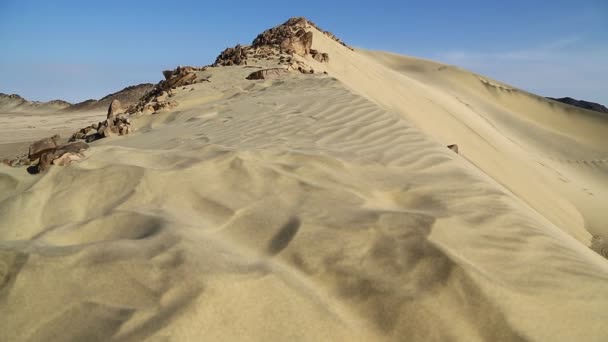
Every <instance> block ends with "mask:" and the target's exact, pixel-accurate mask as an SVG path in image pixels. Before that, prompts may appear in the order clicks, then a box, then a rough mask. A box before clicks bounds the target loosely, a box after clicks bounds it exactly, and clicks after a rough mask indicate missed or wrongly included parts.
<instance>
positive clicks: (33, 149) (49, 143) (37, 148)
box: [28, 135, 61, 160]
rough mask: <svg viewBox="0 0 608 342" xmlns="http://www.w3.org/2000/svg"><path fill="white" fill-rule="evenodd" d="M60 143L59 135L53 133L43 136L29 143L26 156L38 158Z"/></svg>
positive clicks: (31, 158) (32, 158)
mask: <svg viewBox="0 0 608 342" xmlns="http://www.w3.org/2000/svg"><path fill="white" fill-rule="evenodd" d="M60 143H61V137H60V136H59V135H54V136H52V137H50V138H44V139H42V140H38V141H36V142H35V143H33V144H31V145H30V149H29V153H28V157H29V159H30V160H34V159H37V158H39V157H40V156H41V155H42V154H43V153H45V152H47V151H48V150H52V149H54V148H56V147H57V146H59V144H60Z"/></svg>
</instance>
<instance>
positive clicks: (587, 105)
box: [547, 97, 608, 113]
mask: <svg viewBox="0 0 608 342" xmlns="http://www.w3.org/2000/svg"><path fill="white" fill-rule="evenodd" d="M547 98H548V99H551V100H554V101H558V102H561V103H565V104H569V105H571V106H575V107H579V108H583V109H588V110H592V111H595V112H600V113H608V108H607V107H606V106H604V105H601V104H599V103H595V102H589V101H583V100H577V99H573V98H571V97H560V98H553V97H547Z"/></svg>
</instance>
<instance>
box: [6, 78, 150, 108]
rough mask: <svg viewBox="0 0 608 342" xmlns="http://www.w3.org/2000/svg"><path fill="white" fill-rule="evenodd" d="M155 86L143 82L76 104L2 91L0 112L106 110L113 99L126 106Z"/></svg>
mask: <svg viewBox="0 0 608 342" xmlns="http://www.w3.org/2000/svg"><path fill="white" fill-rule="evenodd" d="M153 87H154V85H153V84H151V83H142V84H138V85H134V86H129V87H126V88H124V89H122V90H120V91H117V92H115V93H112V94H110V95H107V96H104V97H103V98H101V99H99V100H93V99H91V100H86V101H83V102H79V103H76V104H72V103H69V102H67V101H63V100H52V101H48V102H40V101H29V100H27V99H25V98H23V97H21V96H20V95H17V94H10V95H9V94H4V93H0V112H5V113H44V112H60V111H104V110H106V109H107V108H108V106H109V105H110V103H111V102H112V100H114V99H118V100H119V101H120V102H121V103H122V104H123V105H124V106H125V107H128V106H129V105H131V104H135V103H137V101H139V99H140V98H141V97H143V96H144V95H145V94H146V93H147V92H148V91H150V90H151V89H152V88H153Z"/></svg>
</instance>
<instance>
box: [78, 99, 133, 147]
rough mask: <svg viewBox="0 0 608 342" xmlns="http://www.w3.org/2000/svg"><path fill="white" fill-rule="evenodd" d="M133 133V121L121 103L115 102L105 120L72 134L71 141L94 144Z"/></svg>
mask: <svg viewBox="0 0 608 342" xmlns="http://www.w3.org/2000/svg"><path fill="white" fill-rule="evenodd" d="M131 132H132V128H131V119H129V117H128V116H127V115H126V114H125V110H124V108H122V106H121V104H120V101H119V100H114V101H112V103H111V104H110V107H109V108H108V115H107V117H106V119H105V120H103V121H101V122H99V123H94V124H92V125H90V126H87V127H85V128H82V129H80V130H79V131H78V132H76V133H74V134H72V136H71V137H70V140H69V141H70V142H72V141H77V140H84V141H86V142H93V141H95V140H98V139H101V138H107V137H109V136H112V135H127V134H129V133H131Z"/></svg>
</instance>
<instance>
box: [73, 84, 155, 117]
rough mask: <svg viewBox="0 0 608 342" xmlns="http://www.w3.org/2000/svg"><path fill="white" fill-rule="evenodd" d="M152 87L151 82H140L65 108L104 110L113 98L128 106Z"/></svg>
mask: <svg viewBox="0 0 608 342" xmlns="http://www.w3.org/2000/svg"><path fill="white" fill-rule="evenodd" d="M152 88H154V85H153V84H151V83H142V84H138V85H134V86H130V87H126V88H124V89H122V90H120V91H117V92H115V93H112V94H110V95H107V96H104V97H103V98H101V99H99V100H86V101H83V102H80V103H76V104H73V105H71V106H70V107H69V108H67V109H66V110H70V111H74V110H83V111H105V110H106V109H108V106H109V105H110V103H112V101H113V100H118V101H120V103H122V104H123V105H125V106H130V105H132V104H135V103H137V102H138V101H139V99H140V98H142V97H143V96H144V95H146V93H147V92H149V91H150V90H152Z"/></svg>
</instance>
